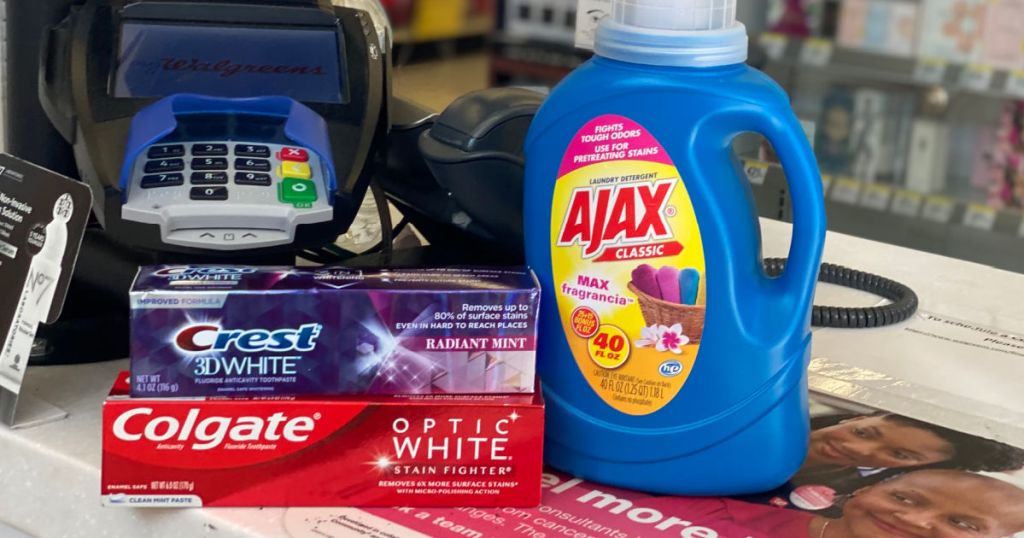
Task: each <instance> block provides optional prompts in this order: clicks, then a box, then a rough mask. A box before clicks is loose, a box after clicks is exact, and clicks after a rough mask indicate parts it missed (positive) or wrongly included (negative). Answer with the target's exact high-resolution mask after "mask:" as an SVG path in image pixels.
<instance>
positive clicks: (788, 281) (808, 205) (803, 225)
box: [740, 107, 827, 324]
mask: <svg viewBox="0 0 1024 538" xmlns="http://www.w3.org/2000/svg"><path fill="white" fill-rule="evenodd" d="M741 110H742V112H741V114H740V116H741V118H740V119H743V120H745V121H744V123H741V125H749V126H750V129H748V130H750V131H754V132H757V133H760V134H761V135H763V136H764V137H765V138H767V139H768V141H769V142H770V143H771V144H772V147H773V148H774V149H775V153H776V154H777V155H778V156H779V160H780V161H781V163H782V168H783V170H784V171H785V173H786V183H787V184H788V185H789V193H790V199H791V200H792V204H793V237H792V239H791V242H790V245H789V260H788V261H787V262H786V269H785V271H783V273H782V275H780V276H779V277H777V278H774V279H772V280H773V281H774V282H773V284H772V286H773V287H774V288H775V289H776V290H777V293H778V295H777V298H778V299H780V300H781V301H783V302H784V304H782V305H781V306H782V308H783V310H782V311H783V312H787V311H788V312H793V309H794V308H795V307H796V306H797V305H807V312H806V315H807V316H810V312H811V309H810V305H811V302H812V301H813V299H814V287H815V284H816V283H817V280H818V271H819V270H820V267H821V255H822V250H823V244H824V241H825V232H826V230H827V219H826V216H825V204H824V196H825V195H824V192H823V189H822V183H821V173H820V172H819V171H818V163H817V159H816V158H815V156H814V150H812V149H811V145H810V142H809V141H808V140H807V136H806V135H805V134H804V130H803V127H802V126H801V125H800V122H799V121H798V120H797V119H796V117H795V116H794V115H793V114H792V112H790V111H788V110H786V111H785V112H786V113H785V114H779V113H778V112H779V111H778V109H776V110H774V111H769V110H766V109H764V108H761V107H744V108H743V109H741ZM765 277H766V278H768V275H767V274H765ZM777 302H778V301H777ZM804 317H805V316H800V317H797V318H795V319H794V321H795V322H798V323H800V324H804V323H805V322H806V321H807V320H805V319H803V318H804Z"/></svg>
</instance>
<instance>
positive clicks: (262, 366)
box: [131, 265, 540, 397]
mask: <svg viewBox="0 0 1024 538" xmlns="http://www.w3.org/2000/svg"><path fill="white" fill-rule="evenodd" d="M539 300H540V289H539V287H538V285H537V280H536V278H535V276H534V275H533V273H532V272H531V271H530V270H529V269H526V268H469V269H410V270H381V271H361V270H358V269H349V268H295V267H250V266H209V265H182V266H169V265H168V266H154V267H143V268H142V269H141V270H140V272H139V274H138V276H137V277H136V279H135V283H134V284H133V286H132V290H131V308H132V312H131V375H132V380H131V393H132V395H133V396H139V397H147V396H154V397H176V396H182V397H196V396H243V395H303V394H435V393H444V394H468V393H474V394H479V393H530V392H532V391H533V390H534V377H535V375H534V366H535V355H536V346H537V323H536V320H537V310H538V307H539Z"/></svg>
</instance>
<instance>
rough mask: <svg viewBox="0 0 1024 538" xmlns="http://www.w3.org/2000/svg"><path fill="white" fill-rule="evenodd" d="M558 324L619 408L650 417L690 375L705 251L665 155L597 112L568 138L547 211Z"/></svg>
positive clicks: (648, 139)
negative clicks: (595, 115) (549, 208)
mask: <svg viewBox="0 0 1024 538" xmlns="http://www.w3.org/2000/svg"><path fill="white" fill-rule="evenodd" d="M551 245H552V247H551V261H552V266H553V275H554V284H555V294H556V297H557V302H558V310H559V314H560V315H561V320H562V328H563V330H564V331H565V335H566V338H567V339H568V341H569V347H570V349H571V350H572V353H573V356H574V357H575V359H576V364H577V365H578V366H579V368H580V371H581V372H582V373H583V376H584V377H585V378H586V379H587V382H588V383H589V384H590V386H591V387H592V388H593V389H594V391H596V392H597V394H599V395H600V396H601V398H602V399H603V400H604V401H605V402H606V403H608V405H610V406H612V407H614V408H615V409H617V410H619V411H622V412H623V413H628V414H630V415H646V414H650V413H653V412H655V411H657V410H659V409H661V408H662V407H664V406H665V405H666V404H667V403H668V402H670V401H671V400H672V398H674V397H675V396H676V394H678V393H679V390H680V389H681V388H682V387H683V384H685V383H686V379H687V378H688V377H689V375H690V372H691V371H692V370H693V366H694V362H695V361H696V359H697V352H698V350H699V348H700V339H701V336H702V334H703V332H704V316H705V305H706V303H707V301H706V298H705V295H706V293H705V291H704V290H706V289H707V288H706V284H705V272H704V248H703V245H702V243H701V236H700V228H699V227H698V225H697V217H696V215H695V214H694V210H693V205H692V203H691V202H690V196H689V194H688V193H687V191H686V186H685V185H684V184H683V182H682V179H681V177H680V175H679V171H678V170H677V169H676V167H675V165H674V164H673V162H672V160H671V158H670V157H669V156H668V154H666V153H665V150H664V148H663V147H662V146H661V144H660V143H659V142H658V141H657V140H656V139H655V138H654V137H653V136H652V135H651V134H650V133H649V132H648V131H647V130H646V129H644V128H643V127H642V126H640V125H639V124H637V123H636V122H634V121H632V120H630V119H628V118H625V117H621V116H601V117H599V118H596V119H594V120H592V121H591V122H589V123H588V124H587V125H585V126H584V127H583V128H582V129H580V131H579V132H578V133H577V134H576V136H575V137H574V138H573V141H572V143H571V144H570V146H569V148H568V150H567V151H566V154H565V156H564V158H563V161H562V166H561V168H560V171H559V177H558V180H557V183H556V185H555V192H554V199H553V202H552V210H551Z"/></svg>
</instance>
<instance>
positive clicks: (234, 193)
mask: <svg viewBox="0 0 1024 538" xmlns="http://www.w3.org/2000/svg"><path fill="white" fill-rule="evenodd" d="M135 174H136V176H135V179H133V180H132V184H131V185H130V186H129V202H130V203H131V201H132V200H133V199H135V198H140V197H143V196H144V197H146V198H148V202H147V203H150V205H149V208H150V209H153V210H158V209H159V208H160V207H162V206H163V205H166V204H172V203H186V202H224V201H229V202H233V201H239V202H242V203H247V204H250V203H260V204H263V203H271V204H275V205H277V204H283V205H287V206H292V207H293V208H295V209H296V210H302V209H310V208H311V207H312V206H314V205H317V206H318V207H319V205H322V203H323V202H326V200H325V199H324V196H325V194H326V185H325V183H324V179H325V178H324V175H325V172H324V171H323V170H322V169H321V168H320V160H319V159H318V158H317V157H316V156H315V155H314V154H312V153H311V152H310V151H309V150H307V149H306V148H301V147H295V146H286V145H279V144H254V143H245V142H226V143H225V142H191V143H182V144H156V145H153V146H150V147H149V148H148V149H147V150H146V151H145V152H144V153H143V156H142V157H140V158H139V160H138V161H137V162H136V166H135ZM135 187H138V188H139V190H138V191H136V189H135ZM154 196H156V198H154ZM140 201H141V200H140ZM327 207H329V206H327ZM321 209H322V208H321Z"/></svg>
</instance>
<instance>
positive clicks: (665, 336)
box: [636, 323, 690, 355]
mask: <svg viewBox="0 0 1024 538" xmlns="http://www.w3.org/2000/svg"><path fill="white" fill-rule="evenodd" d="M689 343H690V338H689V337H687V336H686V335H685V334H683V326H682V325H680V324H679V323H676V324H675V325H673V326H671V327H668V326H665V325H651V326H650V327H644V328H643V329H640V339H639V340H637V341H636V346H637V347H654V349H657V350H658V351H659V352H661V353H664V352H666V351H671V352H672V353H674V354H676V355H679V354H681V353H682V352H683V346H685V345H686V344H689Z"/></svg>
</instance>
